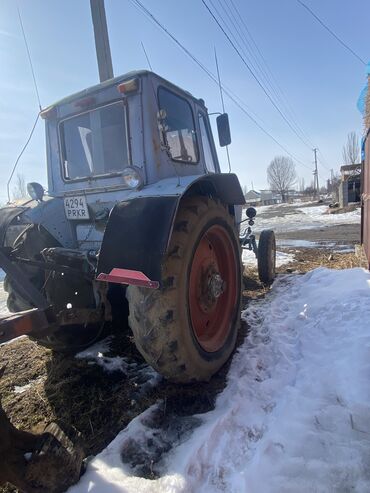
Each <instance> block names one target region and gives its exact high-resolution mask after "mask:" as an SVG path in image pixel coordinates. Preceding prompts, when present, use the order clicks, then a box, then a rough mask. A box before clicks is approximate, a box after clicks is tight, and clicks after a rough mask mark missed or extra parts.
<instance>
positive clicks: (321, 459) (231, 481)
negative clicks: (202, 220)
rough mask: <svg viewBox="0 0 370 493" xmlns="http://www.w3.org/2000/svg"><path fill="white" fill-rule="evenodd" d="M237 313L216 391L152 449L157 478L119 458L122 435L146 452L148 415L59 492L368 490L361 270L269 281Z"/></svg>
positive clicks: (367, 349)
mask: <svg viewBox="0 0 370 493" xmlns="http://www.w3.org/2000/svg"><path fill="white" fill-rule="evenodd" d="M243 317H244V319H245V320H246V321H247V323H248V324H249V326H250V333H249V335H248V337H247V338H246V340H245V341H244V343H243V344H242V346H241V347H240V348H239V349H238V351H237V352H236V354H235V355H234V358H233V361H232V364H231V367H230V370H229V375H228V383H227V386H226V388H225V390H224V391H223V392H222V393H221V394H220V395H219V397H218V399H217V402H216V407H215V409H214V410H213V411H211V412H209V413H207V414H204V415H199V416H196V418H198V419H200V420H202V423H203V424H201V426H199V427H198V428H197V429H196V432H194V433H192V434H191V436H190V438H189V439H188V440H186V441H185V442H182V443H180V444H179V445H178V446H177V447H175V448H174V449H172V451H171V452H169V453H166V451H165V450H164V452H163V459H162V460H163V474H162V477H161V478H159V479H156V480H152V481H150V480H148V479H143V478H141V477H138V475H135V473H134V472H133V470H132V468H131V467H130V466H129V465H127V464H123V461H122V450H125V443H127V439H128V438H129V437H131V438H132V437H136V439H137V440H139V441H141V442H142V444H143V446H144V447H148V446H150V443H151V442H149V444H148V441H147V440H148V437H149V438H150V435H151V434H152V433H153V429H155V427H153V425H150V426H149V427H148V426H147V425H146V424H145V423H148V422H147V421H146V419H147V418H148V417H149V416H150V415H151V413H153V409H155V407H154V408H153V407H152V408H150V409H148V410H147V411H145V413H143V414H142V415H140V416H138V417H137V418H135V419H134V420H133V421H132V422H131V423H130V425H129V426H128V427H127V428H126V430H124V431H122V432H121V433H120V434H119V435H118V436H117V437H116V439H115V440H114V441H113V442H112V443H111V444H110V445H109V446H108V447H107V448H106V449H105V450H104V451H103V452H102V453H101V454H99V455H98V456H97V457H96V458H95V459H94V460H93V461H92V462H91V463H90V464H89V466H88V469H87V472H86V474H85V475H84V476H83V477H82V479H81V481H80V483H79V484H78V485H76V486H74V487H73V488H71V489H70V490H69V491H70V492H73V493H79V492H81V493H82V492H86V491H89V492H103V491H104V493H111V492H112V493H113V492H114V493H120V492H125V493H129V492H137V491H140V492H144V493H145V492H149V491H150V492H163V493H166V492H168V493H170V492H193V491H196V492H200V493H202V492H203V493H205V492H207V493H208V492H209V493H210V492H225V491H227V492H240V491H248V492H249V493H260V492H262V493H270V492H271V493H286V492H292V493H293V492H297V491H299V492H301V493H311V492H313V491H315V492H323V493H324V492H327V491H338V492H339V491H358V492H366V491H370V474H369V472H368V464H369V462H370V388H369V384H368V381H369V372H370V363H369V361H370V332H369V320H370V274H369V272H367V271H365V270H363V269H359V268H357V269H349V270H344V271H336V270H333V271H331V270H328V269H324V268H320V269H316V270H314V271H312V272H309V273H308V274H305V275H303V276H289V277H288V276H280V277H279V278H278V279H277V280H276V281H275V283H274V284H273V287H272V290H271V291H270V292H269V294H268V295H267V297H266V298H265V299H264V300H259V301H255V302H252V303H251V304H250V305H249V307H248V309H247V310H246V311H245V312H244V313H243ZM149 421H150V420H149Z"/></svg>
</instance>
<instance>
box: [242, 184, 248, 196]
mask: <svg viewBox="0 0 370 493" xmlns="http://www.w3.org/2000/svg"><path fill="white" fill-rule="evenodd" d="M242 190H243V195H244V197H245V196H246V195H247V192H248V187H247V185H243V187H242Z"/></svg>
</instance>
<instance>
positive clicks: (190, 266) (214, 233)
mask: <svg viewBox="0 0 370 493" xmlns="http://www.w3.org/2000/svg"><path fill="white" fill-rule="evenodd" d="M241 273H242V264H241V255H240V247H239V238H238V233H237V230H236V227H235V222H234V219H233V217H232V216H231V214H230V213H229V211H228V210H227V209H226V207H225V206H224V205H223V204H221V203H220V202H219V201H216V200H215V199H211V198H206V197H200V196H197V197H189V198H185V199H183V200H182V201H181V203H180V207H179V210H178V213H177V217H176V220H175V224H174V228H173V233H172V237H171V241H170V245H169V248H168V253H167V254H166V256H165V258H164V260H163V263H162V283H161V287H160V288H159V289H158V290H151V289H147V288H139V287H135V286H129V287H128V288H127V291H126V297H127V299H128V303H129V312H130V314H129V325H130V327H131V330H132V332H133V334H134V339H135V343H136V346H137V348H138V350H139V351H140V353H141V354H142V355H143V357H144V358H145V360H146V361H147V363H148V364H150V365H151V366H152V367H153V368H154V369H155V370H157V371H158V372H159V373H160V374H162V375H163V376H164V377H166V378H168V379H170V380H172V381H176V382H183V383H186V382H192V381H207V380H209V379H210V378H211V376H212V375H213V374H214V373H216V372H217V371H218V370H219V369H220V368H221V366H222V365H223V364H224V363H225V362H226V361H227V360H228V358H229V357H230V355H231V353H232V351H233V349H234V347H235V341H236V336H237V332H238V329H239V325H240V311H241Z"/></svg>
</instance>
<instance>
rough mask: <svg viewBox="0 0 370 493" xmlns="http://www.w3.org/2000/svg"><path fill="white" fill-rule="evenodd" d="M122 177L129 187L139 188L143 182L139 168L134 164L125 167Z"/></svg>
mask: <svg viewBox="0 0 370 493" xmlns="http://www.w3.org/2000/svg"><path fill="white" fill-rule="evenodd" d="M122 177H123V181H124V182H125V184H126V185H127V186H128V187H129V188H137V189H140V188H141V187H142V186H143V184H144V180H143V176H142V173H141V169H140V168H136V167H134V166H130V167H129V168H125V169H124V170H123V172H122Z"/></svg>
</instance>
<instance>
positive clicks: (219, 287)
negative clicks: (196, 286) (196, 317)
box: [208, 272, 226, 301]
mask: <svg viewBox="0 0 370 493" xmlns="http://www.w3.org/2000/svg"><path fill="white" fill-rule="evenodd" d="M225 289H226V283H225V281H224V280H223V279H222V277H221V276H220V274H219V273H218V272H215V273H214V274H212V275H211V277H210V278H209V280H208V292H209V295H210V297H211V299H212V300H213V301H216V300H217V298H219V297H220V296H221V295H222V293H224V292H225Z"/></svg>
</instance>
